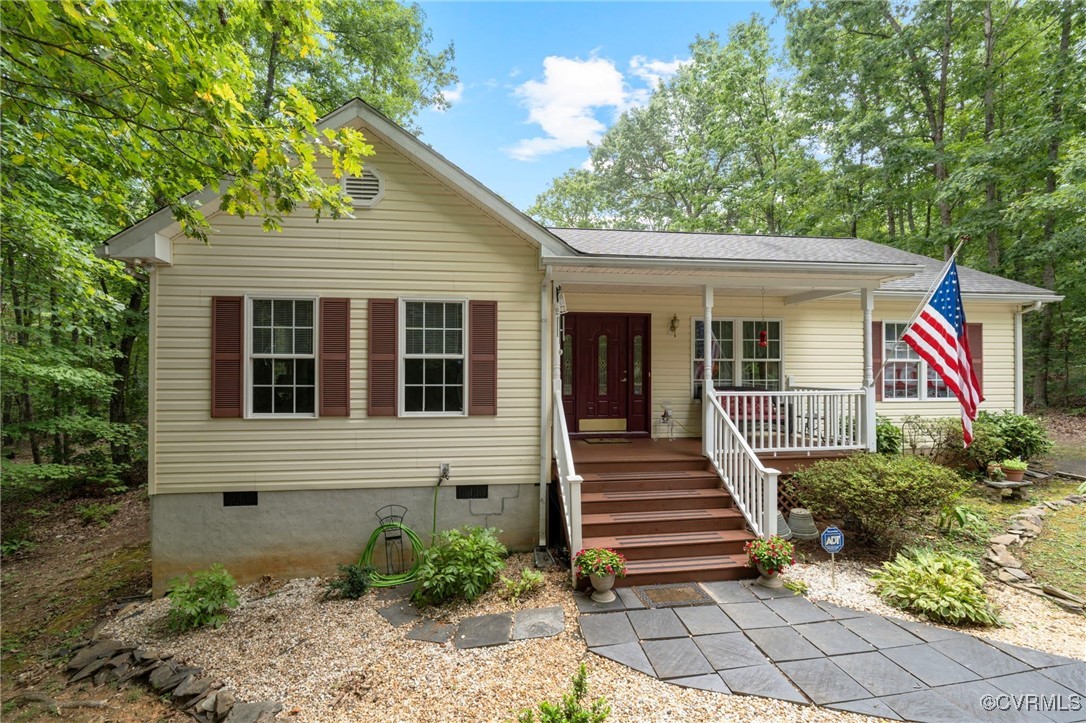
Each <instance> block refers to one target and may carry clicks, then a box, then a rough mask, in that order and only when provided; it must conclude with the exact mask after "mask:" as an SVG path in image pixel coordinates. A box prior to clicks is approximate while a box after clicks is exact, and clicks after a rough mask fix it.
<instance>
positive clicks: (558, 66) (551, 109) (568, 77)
mask: <svg viewBox="0 0 1086 723" xmlns="http://www.w3.org/2000/svg"><path fill="white" fill-rule="evenodd" d="M686 62H689V61H684V60H672V61H664V60H650V59H648V58H647V57H645V56H643V55H638V56H635V57H633V58H631V59H630V63H629V73H630V75H631V76H632V78H631V79H634V78H636V79H637V80H638V81H640V83H639V85H641V83H644V84H646V85H647V86H648V87H637V88H634V87H632V86H631V84H630V83H629V82H628V80H627V78H626V77H625V76H624V75H623V74H622V72H621V71H619V69H618V68H617V67H615V64H614V62H612V61H610V60H607V59H605V58H598V57H594V56H593V57H591V58H589V59H588V60H581V59H579V58H565V57H561V56H556V55H552V56H549V57H547V58H546V59H544V61H543V79H542V80H529V81H527V82H525V83H522V84H521V85H519V86H517V88H516V90H515V91H514V95H515V96H516V97H517V98H518V99H519V100H520V103H521V105H523V106H524V107H525V108H527V109H528V121H527V122H528V123H534V124H538V125H539V127H540V128H541V129H542V131H543V133H544V135H542V136H537V137H534V138H527V139H524V140H522V141H520V142H519V143H517V144H516V145H514V146H513V147H511V148H507V149H506V152H507V153H508V154H509V155H510V156H512V157H513V158H515V159H517V160H520V161H534V160H536V159H537V158H539V157H540V156H544V155H547V154H549V153H557V152H559V151H565V150H569V149H571V148H584V147H585V145H586V144H588V143H599V141H600V138H601V137H602V136H603V133H604V131H606V130H607V126H606V125H604V123H603V122H602V121H600V119H599V118H598V117H597V114H598V112H599V111H600V110H603V109H607V108H610V109H611V112H612V115H617V114H618V113H621V112H622V111H624V110H626V109H627V108H630V107H632V106H637V105H643V104H645V103H647V102H648V99H649V96H650V95H651V94H652V91H653V90H655V88H656V84H657V83H658V82H659V81H660V80H662V79H665V78H667V77H669V76H671V75H674V74H675V72H676V71H678V69H679V68H680V67H681V66H682V65H683V63H686Z"/></svg>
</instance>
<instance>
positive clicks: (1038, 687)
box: [988, 669, 1086, 722]
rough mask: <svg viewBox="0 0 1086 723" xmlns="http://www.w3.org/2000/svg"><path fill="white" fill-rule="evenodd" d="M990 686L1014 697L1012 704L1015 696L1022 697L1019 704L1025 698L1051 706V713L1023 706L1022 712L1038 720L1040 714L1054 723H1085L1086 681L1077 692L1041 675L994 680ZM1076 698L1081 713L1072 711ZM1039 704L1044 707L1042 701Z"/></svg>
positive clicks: (1022, 675)
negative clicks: (1058, 722)
mask: <svg viewBox="0 0 1086 723" xmlns="http://www.w3.org/2000/svg"><path fill="white" fill-rule="evenodd" d="M1050 670H1051V669H1050ZM1045 672H1046V673H1047V672H1048V671H1047V670H1046V671H1045ZM988 682H989V683H991V684H992V685H993V686H995V687H996V688H998V689H999V691H1000V692H1002V693H1006V694H1007V695H1010V696H1012V698H1011V700H1012V701H1013V700H1015V698H1014V696H1019V698H1018V699H1019V700H1029V699H1028V698H1023V696H1037V698H1040V699H1043V702H1044V703H1048V704H1049V705H1050V706H1051V707H1052V708H1053V709H1052V710H1048V709H1038V708H1037V707H1034V708H1033V709H1032V710H1030V709H1028V708H1025V707H1024V706H1023V707H1022V708H1021V711H1022V712H1023V713H1027V714H1028V713H1030V712H1032V713H1034V715H1035V717H1039V716H1037V714H1038V713H1040V714H1041V715H1044V716H1045V717H1048V718H1050V719H1052V720H1054V721H1061V722H1062V721H1081V720H1086V697H1084V696H1086V680H1084V681H1083V685H1082V687H1080V688H1077V689H1075V688H1068V687H1067V686H1065V685H1061V684H1060V683H1058V682H1056V681H1054V680H1052V679H1051V678H1048V677H1046V676H1045V675H1044V674H1042V673H1038V672H1029V673H1018V674H1017V675H1006V676H1003V677H1002V678H992V679H991V680H989V681H988ZM1076 694H1077V695H1078V700H1079V702H1080V705H1079V706H1078V710H1070V709H1071V708H1073V707H1074V706H1073V705H1072V701H1073V700H1074V696H1075V695H1076ZM1036 702H1037V703H1041V702H1042V700H1037V701H1036ZM1060 703H1062V706H1061V705H1059V704H1060ZM1061 708H1062V709H1063V710H1061Z"/></svg>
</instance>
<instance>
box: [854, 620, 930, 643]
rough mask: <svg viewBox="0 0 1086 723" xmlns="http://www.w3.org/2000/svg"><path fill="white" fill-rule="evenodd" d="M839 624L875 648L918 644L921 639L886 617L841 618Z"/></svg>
mask: <svg viewBox="0 0 1086 723" xmlns="http://www.w3.org/2000/svg"><path fill="white" fill-rule="evenodd" d="M841 624H842V625H844V626H845V627H846V628H848V629H849V630H851V631H852V632H854V633H856V634H857V635H859V636H860V637H861V638H863V639H864V640H866V641H867V642H869V643H871V644H872V645H874V646H875V647H876V648H879V649H882V648H896V647H900V646H903V645H919V644H920V643H922V642H923V641H922V640H921V639H920V638H918V637H916V636H915V635H913V634H912V633H910V632H907V631H906V630H905V629H904V628H899V627H898V626H897V625H894V624H893V623H892V622H890V621H889V620H887V619H886V618H882V617H878V616H874V615H873V616H871V617H868V618H855V619H852V620H842V621H841Z"/></svg>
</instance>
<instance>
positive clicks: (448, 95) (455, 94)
mask: <svg viewBox="0 0 1086 723" xmlns="http://www.w3.org/2000/svg"><path fill="white" fill-rule="evenodd" d="M441 95H443V96H445V100H446V101H447V102H448V103H450V104H452V103H459V102H460V99H461V98H463V97H464V84H463V83H459V82H458V83H457V84H456V85H454V86H453V87H452V88H443V89H442V90H441Z"/></svg>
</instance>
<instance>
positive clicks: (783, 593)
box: [740, 581, 799, 600]
mask: <svg viewBox="0 0 1086 723" xmlns="http://www.w3.org/2000/svg"><path fill="white" fill-rule="evenodd" d="M740 584H741V585H742V586H743V587H745V588H747V589H748V590H750V591H751V592H752V593H753V594H754V597H756V598H758V599H759V600H772V599H773V598H779V597H784V598H788V597H799V596H797V595H796V593H795V592H793V591H792V590H789V589H788V588H786V587H763V586H761V585H758V584H756V583H754V582H753V581H749V582H747V581H744V582H742V583H740Z"/></svg>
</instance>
